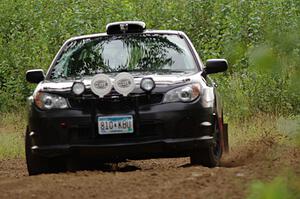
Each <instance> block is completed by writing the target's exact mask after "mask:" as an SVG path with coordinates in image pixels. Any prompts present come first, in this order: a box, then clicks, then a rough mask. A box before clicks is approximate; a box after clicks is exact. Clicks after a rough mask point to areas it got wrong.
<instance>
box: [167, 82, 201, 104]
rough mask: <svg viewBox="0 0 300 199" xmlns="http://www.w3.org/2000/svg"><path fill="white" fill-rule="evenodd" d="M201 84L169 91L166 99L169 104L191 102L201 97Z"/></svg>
mask: <svg viewBox="0 0 300 199" xmlns="http://www.w3.org/2000/svg"><path fill="white" fill-rule="evenodd" d="M200 88H201V87H200V84H199V83H194V84H189V85H186V86H182V87H179V88H175V89H172V90H170V91H168V92H167V93H166V95H165V97H164V101H163V102H165V103H167V102H191V101H193V100H195V99H196V98H197V97H199V96H200Z"/></svg>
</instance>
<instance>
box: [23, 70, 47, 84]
mask: <svg viewBox="0 0 300 199" xmlns="http://www.w3.org/2000/svg"><path fill="white" fill-rule="evenodd" d="M44 79H45V75H44V71H43V70H42V69H34V70H28V71H27V72H26V80H27V81H28V82H30V83H36V84H38V83H40V82H41V81H43V80H44Z"/></svg>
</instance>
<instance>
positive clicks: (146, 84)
mask: <svg viewBox="0 0 300 199" xmlns="http://www.w3.org/2000/svg"><path fill="white" fill-rule="evenodd" d="M154 88H155V83H154V81H153V79H152V78H144V79H142V81H141V89H143V90H144V91H146V92H150V91H152V90H153V89H154Z"/></svg>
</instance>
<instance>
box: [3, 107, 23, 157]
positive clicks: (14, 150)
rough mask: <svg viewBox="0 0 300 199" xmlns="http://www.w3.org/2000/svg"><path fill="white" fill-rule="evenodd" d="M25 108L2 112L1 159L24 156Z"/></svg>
mask: <svg viewBox="0 0 300 199" xmlns="http://www.w3.org/2000/svg"><path fill="white" fill-rule="evenodd" d="M24 115H25V110H24V109H20V110H19V111H18V112H13V113H1V118H0V159H5V158H17V157H24V132H25V126H26V117H25V116H24Z"/></svg>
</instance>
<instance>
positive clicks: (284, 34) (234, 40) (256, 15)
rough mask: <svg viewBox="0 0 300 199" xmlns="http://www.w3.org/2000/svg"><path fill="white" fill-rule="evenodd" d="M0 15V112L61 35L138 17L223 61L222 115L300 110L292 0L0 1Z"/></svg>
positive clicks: (16, 100)
mask: <svg viewBox="0 0 300 199" xmlns="http://www.w3.org/2000/svg"><path fill="white" fill-rule="evenodd" d="M158 5H159V6H158ZM0 13H1V14H0V21H1V26H0V111H11V110H16V109H18V107H20V106H22V105H24V103H25V98H26V96H28V95H29V93H30V91H31V90H32V88H33V86H32V85H29V84H28V83H26V82H25V80H24V74H25V71H26V70H28V69H32V68H43V69H45V70H46V69H47V68H48V66H49V64H50V63H51V60H52V58H53V57H54V55H55V53H56V52H57V50H58V49H59V47H60V46H61V44H62V43H63V42H64V41H65V40H66V39H68V38H69V37H71V36H75V35H81V34H89V33H96V32H103V31H104V30H105V25H106V24H107V23H108V22H112V21H120V20H143V21H145V22H146V24H147V25H148V27H149V28H153V29H177V30H183V31H185V32H186V33H187V34H188V35H189V36H190V38H191V40H192V41H193V43H194V44H195V47H196V49H197V51H198V52H199V54H200V56H201V57H202V58H203V59H207V58H217V57H224V58H227V59H228V60H229V63H230V69H229V71H228V72H227V73H226V75H225V76H224V75H218V76H217V80H218V81H217V82H218V83H219V85H220V90H222V91H224V92H223V93H224V94H225V98H224V99H225V105H226V111H227V112H228V116H229V117H231V118H237V119H239V118H240V117H246V116H250V115H255V113H256V112H257V111H263V112H267V113H275V114H288V115H289V114H294V115H296V114H299V112H300V109H299V104H300V103H299V89H295V86H294V85H297V84H296V83H294V82H295V81H297V82H298V85H300V84H299V83H300V82H299V65H298V63H299V60H300V59H299V54H300V53H299V52H300V47H299V45H300V36H299V32H300V28H299V26H300V25H299V24H300V17H299V14H300V2H299V1H294V0H276V1H258V0H257V1H240V0H234V1H228V0H212V1H208V0H201V1H199V0H178V1H168V0H153V1H142V0H132V1H117V0H103V1H96V0H90V1H84V0H60V1H45V0H34V1H32V0H15V1H10V0H2V1H1V2H0ZM256 52H259V53H256ZM261 69H263V70H261ZM270 71H275V72H270ZM274 73H276V75H274Z"/></svg>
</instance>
